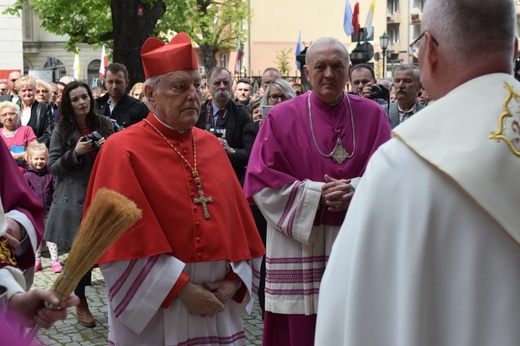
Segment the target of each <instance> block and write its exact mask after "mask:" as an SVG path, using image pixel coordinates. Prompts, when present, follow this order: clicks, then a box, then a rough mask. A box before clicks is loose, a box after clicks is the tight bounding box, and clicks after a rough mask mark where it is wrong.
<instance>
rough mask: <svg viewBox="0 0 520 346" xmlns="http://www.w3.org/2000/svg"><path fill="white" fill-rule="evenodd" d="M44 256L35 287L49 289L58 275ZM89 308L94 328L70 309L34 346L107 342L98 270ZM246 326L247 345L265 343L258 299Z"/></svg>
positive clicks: (90, 289)
mask: <svg viewBox="0 0 520 346" xmlns="http://www.w3.org/2000/svg"><path fill="white" fill-rule="evenodd" d="M46 254H47V253H46V252H44V253H43V256H42V264H43V270H41V271H39V272H37V273H36V275H35V278H34V284H33V287H39V288H44V289H50V288H51V287H52V284H53V283H54V280H56V278H57V277H58V275H59V274H55V273H53V272H52V270H51V261H50V259H49V258H48V257H46ZM59 257H60V260H61V261H64V260H65V259H66V257H67V254H62V253H60V256H59ZM86 295H87V300H88V302H89V306H90V311H91V312H92V315H93V316H94V319H95V320H96V326H95V327H94V328H85V327H83V326H82V325H80V324H79V322H78V320H77V318H76V309H75V308H72V309H70V310H69V314H68V316H67V319H66V320H64V321H58V322H57V323H56V324H55V325H54V327H53V328H50V329H40V331H39V332H38V336H37V338H36V339H37V340H35V343H34V344H35V345H45V346H95V345H96V346H97V345H107V344H108V342H107V335H108V329H107V328H108V317H107V305H106V303H105V302H106V289H105V282H104V280H103V276H102V275H101V271H100V270H99V269H97V268H96V269H94V270H93V271H92V285H91V286H88V287H87V289H86ZM243 321H244V328H245V331H246V341H247V344H246V345H248V346H260V345H261V344H262V332H263V321H262V318H261V311H260V307H259V306H258V302H255V305H254V308H253V312H252V314H251V316H248V317H244V318H243Z"/></svg>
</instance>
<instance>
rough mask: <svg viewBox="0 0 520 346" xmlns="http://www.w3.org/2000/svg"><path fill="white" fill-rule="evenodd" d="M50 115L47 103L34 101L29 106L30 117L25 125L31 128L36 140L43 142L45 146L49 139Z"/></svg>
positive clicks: (49, 107) (47, 144) (50, 110)
mask: <svg viewBox="0 0 520 346" xmlns="http://www.w3.org/2000/svg"><path fill="white" fill-rule="evenodd" d="M51 117H52V109H51V106H50V105H49V104H48V103H39V102H38V101H34V103H33V104H32V106H31V118H30V119H29V122H28V123H27V126H30V127H31V128H32V129H33V131H34V134H35V135H36V137H37V138H38V142H40V143H45V145H46V146H47V148H48V147H49V144H50V141H51V125H50V119H51Z"/></svg>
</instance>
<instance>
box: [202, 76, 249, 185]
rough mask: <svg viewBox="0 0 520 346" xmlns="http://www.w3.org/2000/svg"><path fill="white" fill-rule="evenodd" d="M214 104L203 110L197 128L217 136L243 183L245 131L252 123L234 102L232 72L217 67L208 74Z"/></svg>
mask: <svg viewBox="0 0 520 346" xmlns="http://www.w3.org/2000/svg"><path fill="white" fill-rule="evenodd" d="M208 87H209V91H210V93H211V100H208V101H206V102H205V103H204V104H203V105H202V108H201V111H200V118H199V120H198V122H197V124H196V126H197V127H198V128H200V129H206V130H208V131H210V132H212V133H214V134H215V135H216V136H217V137H218V140H219V141H220V144H221V145H222V147H223V148H224V150H225V151H226V154H227V156H228V157H229V160H230V161H231V164H232V165H233V169H234V171H235V174H236V176H237V178H238V180H239V181H240V182H241V183H242V181H243V179H244V174H245V167H246V165H247V160H248V159H249V155H248V154H247V152H246V149H245V147H244V140H243V136H242V131H243V129H244V126H246V125H247V124H249V123H250V122H251V119H250V118H249V114H248V112H247V109H246V108H245V107H244V106H242V105H239V104H236V103H235V102H233V100H232V99H231V98H232V96H231V95H232V94H231V72H229V70H227V69H226V68H224V67H215V68H213V69H211V71H209V73H208Z"/></svg>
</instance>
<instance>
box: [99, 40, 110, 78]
mask: <svg viewBox="0 0 520 346" xmlns="http://www.w3.org/2000/svg"><path fill="white" fill-rule="evenodd" d="M107 66H108V58H107V54H106V52H105V45H103V49H102V50H101V62H100V63H99V78H104V77H105V69H106V68H107Z"/></svg>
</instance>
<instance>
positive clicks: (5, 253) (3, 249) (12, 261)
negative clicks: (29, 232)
mask: <svg viewBox="0 0 520 346" xmlns="http://www.w3.org/2000/svg"><path fill="white" fill-rule="evenodd" d="M8 265H9V266H16V258H14V254H13V251H12V250H11V247H10V246H9V241H8V240H7V237H6V236H5V235H3V236H1V237H0V267H5V266H8Z"/></svg>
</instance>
